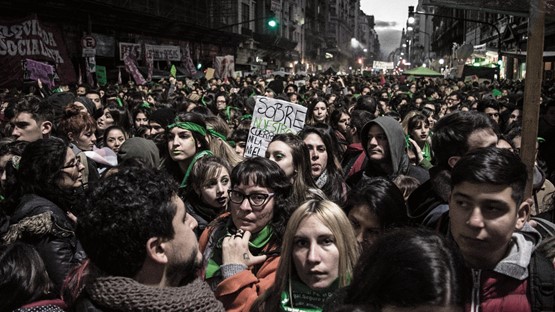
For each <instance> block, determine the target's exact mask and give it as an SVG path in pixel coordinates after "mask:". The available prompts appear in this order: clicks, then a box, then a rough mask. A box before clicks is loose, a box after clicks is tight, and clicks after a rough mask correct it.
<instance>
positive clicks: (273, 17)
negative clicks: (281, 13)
mask: <svg viewBox="0 0 555 312" xmlns="http://www.w3.org/2000/svg"><path fill="white" fill-rule="evenodd" d="M266 24H267V25H268V27H270V29H275V28H277V26H278V21H277V18H276V14H275V13H274V12H270V15H269V17H268V20H267V21H266Z"/></svg>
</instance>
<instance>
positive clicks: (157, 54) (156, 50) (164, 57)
mask: <svg viewBox="0 0 555 312" xmlns="http://www.w3.org/2000/svg"><path fill="white" fill-rule="evenodd" d="M145 53H147V54H148V53H152V59H153V60H155V61H176V62H178V61H181V49H180V48H179V47H178V46H171V45H151V44H145Z"/></svg>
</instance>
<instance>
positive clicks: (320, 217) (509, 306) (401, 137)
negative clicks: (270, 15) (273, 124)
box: [0, 74, 555, 312]
mask: <svg viewBox="0 0 555 312" xmlns="http://www.w3.org/2000/svg"><path fill="white" fill-rule="evenodd" d="M523 91H524V84H523V82H521V81H508V80H501V81H494V82H490V81H487V80H486V81H481V80H469V81H455V80H449V79H439V78H433V79H432V78H415V79H406V77H403V76H384V75H375V76H370V77H363V76H356V75H339V76H338V75H331V74H328V75H325V74H317V75H312V76H308V77H304V76H303V77H296V76H294V75H290V76H286V77H281V76H275V77H257V76H248V77H244V78H237V79H231V80H225V81H222V80H220V79H214V78H213V79H209V80H207V79H198V80H191V79H185V80H178V79H176V78H174V77H170V78H169V79H162V80H160V81H158V82H155V83H154V82H153V83H149V84H147V85H135V84H134V83H132V82H131V81H130V82H128V83H125V84H109V85H107V86H103V87H98V86H97V87H92V86H88V85H73V86H69V85H61V86H59V87H58V88H56V89H55V90H47V89H46V88H45V87H44V86H43V85H42V84H41V83H40V81H39V83H37V84H28V85H26V87H24V88H13V89H6V90H4V91H3V92H2V93H1V94H0V103H1V112H0V137H1V139H0V170H1V171H2V173H1V175H0V176H1V178H0V182H1V183H0V185H1V187H0V192H1V194H0V195H1V201H0V298H2V299H0V311H322V310H324V311H372V312H373V311H549V310H551V309H553V307H554V306H555V295H554V292H553V289H554V286H555V238H554V233H555V225H554V224H553V223H552V222H553V221H555V201H554V199H555V195H553V194H555V193H554V192H555V187H554V185H553V183H552V182H553V181H555V180H554V179H555V163H554V160H555V155H554V153H555V151H554V150H553V147H555V144H553V142H554V141H555V85H554V84H552V82H550V81H546V82H545V83H544V85H543V88H542V102H541V116H540V122H539V137H538V140H537V148H536V149H537V151H536V162H535V164H534V179H533V181H534V185H533V196H532V198H525V197H524V190H525V186H526V179H527V174H526V172H527V171H526V166H525V165H524V164H523V162H522V161H521V159H520V157H519V153H520V146H521V144H520V143H521V129H522V127H521V125H522V113H523V105H524V102H523V98H524V96H523ZM257 96H265V97H270V98H276V99H279V100H283V101H287V102H291V103H295V104H300V105H303V106H305V107H307V115H306V120H305V124H304V127H303V129H302V130H301V131H300V132H298V133H281V134H276V135H275V136H274V137H273V139H272V140H271V142H270V143H269V145H268V146H267V149H266V153H265V155H263V156H265V157H262V156H255V157H245V148H246V145H247V142H248V136H249V129H250V127H251V120H252V118H253V117H252V115H253V111H254V109H255V105H256V101H257Z"/></svg>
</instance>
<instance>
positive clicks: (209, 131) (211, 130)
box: [208, 129, 227, 142]
mask: <svg viewBox="0 0 555 312" xmlns="http://www.w3.org/2000/svg"><path fill="white" fill-rule="evenodd" d="M208 133H210V135H211V136H214V137H217V138H219V139H221V140H222V141H224V142H225V141H226V140H227V138H226V137H225V136H224V135H223V134H221V133H219V132H218V131H216V130H214V129H208Z"/></svg>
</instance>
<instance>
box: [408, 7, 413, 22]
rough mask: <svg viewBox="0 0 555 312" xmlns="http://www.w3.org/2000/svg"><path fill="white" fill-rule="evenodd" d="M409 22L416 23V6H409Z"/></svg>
mask: <svg viewBox="0 0 555 312" xmlns="http://www.w3.org/2000/svg"><path fill="white" fill-rule="evenodd" d="M408 22H409V24H414V6H412V5H411V6H409V19H408Z"/></svg>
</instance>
